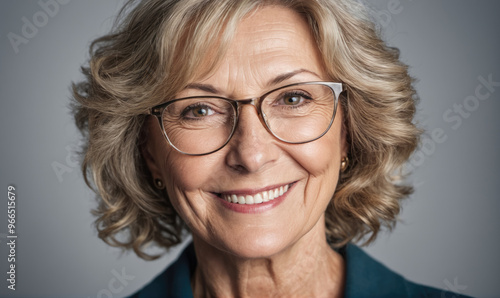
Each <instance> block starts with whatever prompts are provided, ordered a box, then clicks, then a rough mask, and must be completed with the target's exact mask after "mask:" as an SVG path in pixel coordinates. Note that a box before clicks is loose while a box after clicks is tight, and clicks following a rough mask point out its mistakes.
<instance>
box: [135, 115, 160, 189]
mask: <svg viewBox="0 0 500 298" xmlns="http://www.w3.org/2000/svg"><path fill="white" fill-rule="evenodd" d="M155 120H156V119H154V117H152V116H149V117H148V118H147V119H146V122H145V123H144V126H143V128H142V131H141V135H142V140H143V141H142V142H141V145H140V150H141V154H142V157H143V158H144V161H145V162H146V165H147V167H148V169H149V171H150V172H151V176H152V177H153V179H162V171H161V167H160V164H161V161H160V160H159V156H160V155H159V154H158V153H159V152H160V149H161V142H160V141H162V139H161V138H160V137H162V133H161V130H160V128H159V127H158V123H155V122H156V121H155Z"/></svg>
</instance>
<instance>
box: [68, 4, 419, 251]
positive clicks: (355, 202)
mask: <svg viewBox="0 0 500 298" xmlns="http://www.w3.org/2000/svg"><path fill="white" fill-rule="evenodd" d="M263 5H281V6H285V7H288V8H290V9H292V10H294V11H296V12H298V13H299V14H301V15H302V16H303V17H304V18H305V19H306V20H307V22H308V24H309V26H310V29H311V32H312V34H313V36H314V39H315V41H316V43H317V46H318V48H319V50H320V52H321V55H322V58H323V62H324V65H325V69H326V71H327V73H328V75H329V76H330V78H331V79H332V80H337V81H341V82H343V83H345V84H346V85H347V86H348V90H347V94H348V95H347V97H348V99H347V97H346V96H345V94H344V95H343V96H342V98H341V99H340V102H341V108H342V109H343V112H344V115H345V119H344V123H343V128H344V129H346V134H347V139H348V143H349V152H348V156H349V158H350V165H349V167H348V169H347V171H346V172H345V173H342V175H341V178H340V180H339V182H338V186H337V190H336V192H335V194H334V195H333V198H332V200H331V202H330V204H329V206H328V208H327V210H326V214H325V218H326V233H327V235H326V236H327V237H328V239H329V241H331V243H333V245H336V246H341V245H343V244H345V243H347V242H349V241H359V240H362V239H364V240H365V243H368V242H370V241H372V240H374V239H375V237H376V236H377V233H378V232H379V231H380V230H381V228H382V227H384V226H385V227H388V228H389V229H391V228H392V227H393V226H394V224H395V222H396V218H397V215H398V213H399V211H400V200H401V199H403V198H404V197H406V196H408V195H409V194H410V193H411V191H412V188H411V186H408V185H403V184H402V183H401V179H402V177H401V169H402V166H403V165H404V163H405V162H406V161H407V160H408V158H409V157H410V155H411V153H412V152H413V151H414V150H415V147H416V145H417V143H418V139H419V135H420V131H419V129H417V128H416V127H415V125H414V124H413V122H412V121H413V116H414V113H415V102H416V93H415V90H414V89H413V87H412V82H413V80H412V78H411V77H410V76H409V74H408V67H407V66H406V65H405V64H403V63H402V62H401V61H400V60H399V52H398V50H397V49H394V48H391V47H388V46H387V45H386V44H385V43H384V42H383V41H382V40H381V38H380V37H379V33H378V32H377V30H376V29H375V26H374V24H373V23H372V22H371V21H370V19H369V17H368V16H367V14H366V13H365V10H364V8H363V6H362V5H360V4H359V3H357V2H355V1H352V0H335V1H334V0H217V1H210V0H147V1H142V2H139V3H136V2H135V1H129V2H128V3H127V4H126V5H125V6H124V7H123V9H122V10H121V12H120V14H119V16H118V18H117V21H116V22H115V25H114V28H113V30H112V32H111V33H110V34H108V35H106V36H103V37H100V38H98V39H96V40H95V41H93V43H92V44H91V46H90V60H89V62H88V65H86V66H84V67H82V71H83V73H84V75H85V80H83V81H82V82H79V83H75V84H73V94H74V100H73V102H72V105H73V113H74V117H75V121H76V124H77V127H78V128H79V129H80V131H81V132H82V134H83V137H84V139H85V146H84V148H83V150H82V155H83V161H82V171H83V174H84V178H85V181H86V183H87V184H88V185H89V187H91V188H92V189H94V191H95V192H96V194H97V198H98V202H99V205H98V207H97V208H96V209H95V210H94V211H93V212H94V214H95V215H96V216H97V219H96V228H97V230H98V235H99V237H100V238H101V239H102V240H104V241H105V242H107V243H108V244H110V245H112V246H119V247H122V248H125V249H133V250H134V251H135V253H136V254H137V255H138V256H140V257H142V258H145V259H154V258H156V257H157V256H156V255H150V254H148V253H147V252H145V247H146V245H147V244H149V243H152V242H153V243H156V244H157V245H159V246H160V247H164V248H167V249H168V248H169V247H172V246H174V245H176V244H178V243H180V242H181V241H182V238H183V236H184V234H185V231H187V227H186V225H185V224H184V223H183V221H182V219H181V218H180V217H179V215H178V214H177V212H176V211H175V210H174V208H173V207H172V205H171V203H170V200H169V198H168V197H167V195H166V193H165V191H161V190H158V189H156V188H155V187H154V185H153V179H152V177H151V174H150V173H149V170H148V168H147V166H146V164H145V161H144V159H143V157H142V155H141V146H143V144H144V141H145V139H146V138H147V131H145V130H144V129H143V126H144V124H145V121H146V118H147V117H148V116H147V115H146V113H147V111H148V109H149V108H150V107H152V106H155V105H157V104H159V103H162V102H164V101H165V100H168V99H171V98H173V97H174V96H175V95H176V94H177V93H178V92H179V91H180V90H182V89H183V88H184V87H185V86H186V85H187V84H188V83H189V80H192V79H193V78H194V77H195V76H200V75H203V74H206V73H208V72H210V71H211V70H213V69H214V67H215V66H216V65H217V63H218V62H219V61H220V59H221V58H222V57H223V56H224V53H225V50H226V49H227V46H228V44H229V42H230V41H231V38H232V36H233V35H234V32H235V28H236V26H237V24H238V22H239V21H240V20H241V19H242V18H244V17H245V16H246V15H247V14H248V13H250V12H252V11H255V10H256V9H257V8H258V7H260V6H263ZM207 49H215V50H214V51H207ZM207 52H208V53H210V57H208V58H209V61H210V62H211V63H209V65H208V66H207V67H205V68H204V69H201V70H200V69H199V65H201V64H202V61H206V59H207ZM200 72H201V74H200Z"/></svg>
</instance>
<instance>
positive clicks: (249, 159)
mask: <svg viewBox="0 0 500 298" xmlns="http://www.w3.org/2000/svg"><path fill="white" fill-rule="evenodd" d="M274 142H277V140H276V139H275V138H274V137H273V136H272V135H271V134H270V133H269V132H268V131H267V129H266V128H265V126H264V124H263V123H262V122H261V120H260V118H259V115H258V112H257V109H256V107H255V106H254V105H252V104H245V105H242V106H240V114H239V119H238V123H237V126H236V130H235V132H234V135H233V137H232V139H231V141H230V142H229V144H228V145H227V146H228V147H229V148H228V149H229V152H228V154H227V156H226V164H227V165H228V166H229V167H230V168H231V169H233V170H234V171H237V172H240V173H255V172H258V171H261V170H263V169H264V168H265V167H268V166H269V165H271V164H272V163H273V162H274V161H276V159H277V157H278V154H279V152H278V148H277V146H276V145H275V144H274Z"/></svg>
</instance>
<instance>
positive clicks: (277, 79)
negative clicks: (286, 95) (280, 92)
mask: <svg viewBox="0 0 500 298" xmlns="http://www.w3.org/2000/svg"><path fill="white" fill-rule="evenodd" d="M299 73H309V74H312V75H314V76H316V77H318V78H319V75H318V74H317V73H315V72H313V71H310V70H307V69H303V68H301V69H297V70H294V71H291V72H287V73H283V74H280V75H278V76H276V77H275V78H273V79H271V80H269V81H268V82H267V86H268V87H270V86H273V85H277V84H279V83H281V82H284V81H286V80H288V79H290V78H292V77H294V76H296V75H298V74H299ZM185 89H197V90H201V91H204V92H209V93H212V94H222V92H221V91H220V90H219V89H217V88H216V87H215V86H213V85H210V84H200V83H191V84H188V85H187V86H186V88H185Z"/></svg>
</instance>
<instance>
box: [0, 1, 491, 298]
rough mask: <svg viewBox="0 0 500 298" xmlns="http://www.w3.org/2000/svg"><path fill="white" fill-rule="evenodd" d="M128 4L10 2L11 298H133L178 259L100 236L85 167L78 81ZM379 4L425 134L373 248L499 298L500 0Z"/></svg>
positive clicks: (445, 281)
mask: <svg viewBox="0 0 500 298" xmlns="http://www.w3.org/2000/svg"><path fill="white" fill-rule="evenodd" d="M51 1H52V2H51ZM48 3H52V5H48ZM121 3H122V2H121V1H96V0H93V1H85V2H84V1H68V0H65V1H62V0H61V1H60V2H59V3H58V4H57V6H55V5H53V4H54V2H53V0H41V1H40V2H38V1H15V2H14V1H2V2H1V4H2V6H1V10H0V30H1V32H0V38H1V40H0V57H1V58H0V59H1V62H0V69H1V71H0V76H1V77H0V98H1V109H0V123H1V125H0V137H1V140H0V142H1V144H2V145H1V155H0V159H1V175H0V178H1V184H0V186H1V188H3V190H2V191H1V192H2V193H3V194H2V195H1V198H0V206H1V207H0V241H1V243H0V280H1V281H0V296H5V295H7V296H12V297H25V296H38V297H42V296H47V297H58V296H59V297H70V296H73V297H120V296H124V295H127V294H130V293H132V292H134V291H135V290H136V289H138V288H139V287H141V286H142V285H143V284H144V283H146V282H147V281H149V280H150V279H151V278H152V277H153V276H155V275H156V274H157V273H158V272H159V271H160V270H162V269H163V268H164V267H165V266H166V265H167V264H168V263H169V262H170V261H171V260H172V258H174V257H175V256H176V254H177V253H178V251H179V249H175V250H172V251H171V252H170V254H168V255H166V256H164V257H163V258H161V259H160V260H158V261H155V262H146V261H142V260H140V259H138V258H137V257H135V256H134V255H133V254H130V253H129V254H121V253H120V251H119V250H118V249H115V248H110V247H108V246H106V245H105V244H104V243H102V242H101V241H100V240H98V239H97V237H96V233H95V231H94V230H93V228H92V221H93V218H92V216H91V215H90V213H89V210H90V209H91V208H92V207H93V206H94V204H95V203H94V199H93V194H92V193H91V192H90V191H89V190H88V189H87V188H86V187H85V185H84V183H83V180H82V175H81V173H80V171H79V166H78V165H77V163H76V162H75V160H76V157H75V155H74V150H75V148H76V146H77V145H78V137H79V135H78V133H77V131H76V128H75V126H74V124H73V122H72V118H71V116H70V114H69V112H68V108H67V106H68V97H69V96H70V92H69V87H68V86H69V84H70V82H71V81H72V80H79V79H81V75H80V74H79V66H80V65H81V64H82V63H83V62H84V61H85V60H86V59H87V58H88V54H87V51H88V50H87V49H88V45H89V42H90V40H92V39H94V38H96V37H98V36H99V35H101V34H103V33H105V32H106V31H107V30H108V29H109V28H110V25H111V23H112V20H113V18H112V17H113V16H114V15H115V13H116V12H117V10H118V9H119V7H120V5H121ZM45 4H47V5H48V6H47V5H45ZM369 6H370V7H371V9H372V10H373V13H374V15H375V17H376V18H377V19H378V20H379V23H380V27H381V29H383V30H384V31H385V38H386V40H388V41H389V43H390V44H391V45H394V46H397V47H399V48H400V49H401V53H402V59H403V60H404V61H405V62H406V63H408V64H409V65H410V66H411V73H412V74H413V75H414V76H415V77H417V78H418V82H417V84H416V87H417V89H418V92H419V94H420V96H421V103H420V105H419V115H418V120H419V122H420V123H421V125H422V126H424V127H425V128H427V129H428V134H427V135H426V136H425V137H424V138H423V142H422V148H421V149H420V150H419V151H418V152H417V153H416V155H415V156H414V158H413V159H412V161H411V162H410V167H411V168H412V169H413V171H414V173H415V174H414V175H413V176H412V178H411V179H412V181H413V182H414V184H415V186H416V193H415V194H414V195H413V196H412V197H411V198H410V199H409V200H407V201H406V202H405V204H404V208H403V212H402V214H401V221H400V223H399V224H398V226H397V228H396V230H395V231H394V232H393V233H392V234H388V233H385V234H383V235H382V236H381V237H380V238H379V239H378V241H377V242H376V243H375V244H374V245H371V246H370V247H368V248H367V251H368V252H369V253H370V254H371V255H373V256H374V257H376V258H377V259H379V260H381V261H382V262H383V263H385V264H386V265H388V266H389V267H390V268H392V269H394V270H395V271H397V272H399V273H402V274H404V275H405V276H406V277H407V278H409V279H411V280H414V281H417V282H420V283H424V284H428V285H432V286H435V287H438V288H442V289H449V290H452V291H456V292H460V293H465V294H469V295H474V296H485V297H486V296H489V297H492V296H500V290H498V282H499V276H500V257H498V253H497V251H498V246H499V244H500V241H499V240H500V237H499V236H500V233H499V232H498V228H499V226H500V225H499V224H500V219H499V218H500V217H499V216H498V212H499V211H500V208H499V207H500V202H499V200H498V199H499V194H498V190H497V186H498V184H499V182H500V181H499V177H500V175H499V174H500V158H499V155H498V153H499V152H500V142H499V136H500V120H499V119H500V117H499V116H498V113H499V112H500V102H499V99H500V86H499V85H500V84H499V83H488V82H487V81H493V82H500V68H499V66H500V61H499V59H500V58H499V53H500V40H499V29H500V18H499V17H498V13H499V12H500V10H499V8H500V5H499V2H498V1H493V0H490V1H485V0H483V1H472V0H468V1H466V0H460V1H456V0H455V1H452V0H440V1H436V0H418V1H417V0H413V1H412V0H399V1H396V0H377V1H370V2H369ZM44 7H45V8H44ZM9 185H14V186H15V187H16V190H15V194H16V216H17V217H16V220H17V222H16V234H17V235H18V238H17V239H16V263H15V265H16V268H15V270H16V290H15V291H12V290H9V289H7V285H8V283H7V281H6V279H7V278H8V277H7V274H6V272H7V271H8V270H9V267H8V265H9V263H8V261H7V258H8V254H9V246H8V245H7V243H8V241H9V240H11V239H8V238H7V233H8V231H7V200H8V199H7V187H8V186H9Z"/></svg>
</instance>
